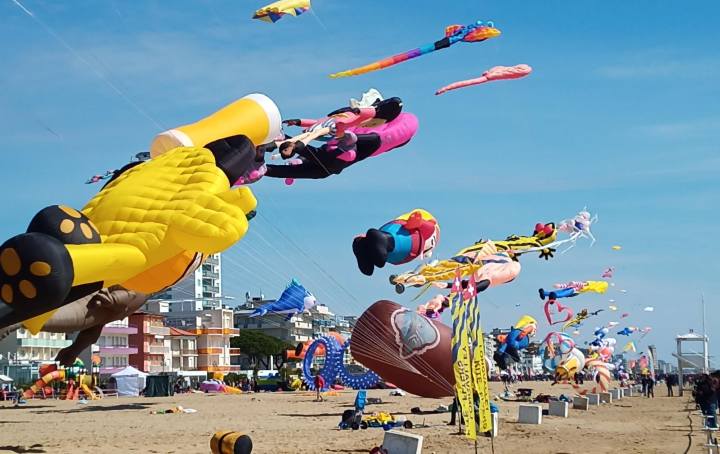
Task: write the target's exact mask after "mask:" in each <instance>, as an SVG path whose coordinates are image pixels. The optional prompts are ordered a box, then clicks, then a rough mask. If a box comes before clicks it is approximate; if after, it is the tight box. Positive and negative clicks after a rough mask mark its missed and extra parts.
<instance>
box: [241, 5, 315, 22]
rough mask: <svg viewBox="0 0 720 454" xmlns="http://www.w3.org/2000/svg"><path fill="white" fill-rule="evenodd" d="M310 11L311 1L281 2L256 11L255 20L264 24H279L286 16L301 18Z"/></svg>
mask: <svg viewBox="0 0 720 454" xmlns="http://www.w3.org/2000/svg"><path fill="white" fill-rule="evenodd" d="M309 9H310V0H280V1H279V2H275V3H271V4H269V5H267V6H263V7H262V8H260V9H259V10H257V11H255V14H254V15H253V19H260V20H261V21H263V22H273V23H275V22H277V21H279V20H280V19H282V17H283V16H284V15H286V14H289V15H291V16H299V15H301V14H302V13H304V12H305V11H308V10H309Z"/></svg>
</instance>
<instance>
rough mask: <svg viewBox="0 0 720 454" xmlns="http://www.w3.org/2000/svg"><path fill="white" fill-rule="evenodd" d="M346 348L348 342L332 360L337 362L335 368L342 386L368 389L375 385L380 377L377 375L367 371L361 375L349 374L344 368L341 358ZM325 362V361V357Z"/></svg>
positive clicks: (348, 342) (348, 343)
mask: <svg viewBox="0 0 720 454" xmlns="http://www.w3.org/2000/svg"><path fill="white" fill-rule="evenodd" d="M348 347H350V341H349V340H348V341H347V342H345V345H343V348H342V350H340V355H338V356H337V357H334V358H332V359H333V360H334V361H336V362H337V366H336V367H337V372H338V377H340V380H342V382H343V384H344V385H345V386H349V387H351V388H352V389H368V388H372V387H373V386H375V385H377V383H378V382H379V381H380V376H378V374H376V373H375V372H373V371H371V370H368V371H367V372H365V373H362V374H351V373H350V372H349V371H348V370H347V368H345V364H344V363H343V357H344V356H345V352H346V351H347V349H348ZM325 361H327V357H326V359H325Z"/></svg>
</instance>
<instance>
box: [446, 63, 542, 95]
mask: <svg viewBox="0 0 720 454" xmlns="http://www.w3.org/2000/svg"><path fill="white" fill-rule="evenodd" d="M531 72H532V68H531V67H530V66H529V65H515V66H494V67H492V68H490V69H488V70H487V71H485V72H484V73H483V74H482V76H480V77H478V78H476V79H467V80H461V81H459V82H454V83H452V84H450V85H446V86H444V87H442V88H441V89H439V90H438V91H436V92H435V94H436V95H441V94H443V93H445V92H446V91H450V90H456V89H458V88H464V87H469V86H471V85H480V84H484V83H485V82H492V81H494V80H509V79H520V78H522V77H525V76H528V75H529V74H530V73H531Z"/></svg>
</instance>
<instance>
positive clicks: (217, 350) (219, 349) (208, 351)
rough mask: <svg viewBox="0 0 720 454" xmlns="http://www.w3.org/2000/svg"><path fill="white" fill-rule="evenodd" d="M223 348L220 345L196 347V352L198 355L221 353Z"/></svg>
mask: <svg viewBox="0 0 720 454" xmlns="http://www.w3.org/2000/svg"><path fill="white" fill-rule="evenodd" d="M224 350H225V349H224V348H222V347H207V348H198V349H197V352H198V354H200V355H222V354H223V352H224Z"/></svg>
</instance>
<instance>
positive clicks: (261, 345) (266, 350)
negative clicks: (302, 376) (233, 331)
mask: <svg viewBox="0 0 720 454" xmlns="http://www.w3.org/2000/svg"><path fill="white" fill-rule="evenodd" d="M230 347H232V348H239V349H240V353H242V354H244V355H247V356H248V357H249V358H250V362H251V363H252V364H253V373H254V375H255V377H257V373H258V370H259V369H260V361H259V360H260V359H264V358H267V357H269V356H280V355H282V354H283V352H284V351H285V350H287V349H289V348H293V346H292V345H290V344H288V343H287V342H285V341H283V340H281V339H278V338H277V337H273V336H268V335H267V334H264V333H262V332H260V331H253V330H247V329H241V330H240V334H239V335H238V336H236V337H232V338H230Z"/></svg>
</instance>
